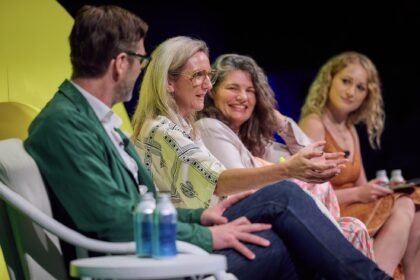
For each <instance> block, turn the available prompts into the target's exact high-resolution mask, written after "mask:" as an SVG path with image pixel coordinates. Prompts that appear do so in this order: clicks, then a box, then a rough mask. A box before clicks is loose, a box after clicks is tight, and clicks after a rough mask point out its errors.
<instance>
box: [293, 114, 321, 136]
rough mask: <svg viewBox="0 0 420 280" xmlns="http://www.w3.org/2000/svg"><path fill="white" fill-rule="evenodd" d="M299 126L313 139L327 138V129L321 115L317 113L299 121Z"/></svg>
mask: <svg viewBox="0 0 420 280" xmlns="http://www.w3.org/2000/svg"><path fill="white" fill-rule="evenodd" d="M299 126H300V128H302V130H303V132H305V133H306V135H308V136H309V137H310V138H311V139H312V140H314V141H320V140H325V130H324V125H323V124H322V120H321V117H320V116H318V115H315V114H311V115H308V116H307V117H305V118H303V119H301V120H300V121H299Z"/></svg>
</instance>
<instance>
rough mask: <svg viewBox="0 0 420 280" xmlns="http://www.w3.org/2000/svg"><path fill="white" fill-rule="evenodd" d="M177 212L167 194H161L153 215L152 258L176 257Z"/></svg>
mask: <svg viewBox="0 0 420 280" xmlns="http://www.w3.org/2000/svg"><path fill="white" fill-rule="evenodd" d="M176 221H177V212H176V209H175V207H174V205H173V204H172V202H171V195H170V194H169V193H161V194H160V195H159V202H158V204H157V206H156V210H155V214H154V229H155V230H154V236H153V238H154V239H153V252H152V255H153V257H156V258H165V257H172V256H176Z"/></svg>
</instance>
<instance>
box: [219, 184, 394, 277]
mask: <svg viewBox="0 0 420 280" xmlns="http://www.w3.org/2000/svg"><path fill="white" fill-rule="evenodd" d="M225 216H226V217H227V218H228V219H229V220H230V221H231V220H234V219H236V218H238V217H241V216H246V217H247V218H248V219H249V220H250V221H251V222H261V223H269V224H272V229H271V230H269V231H265V232H261V233H259V235H260V236H262V237H264V238H266V239H269V240H270V242H271V246H270V247H268V248H262V247H259V246H254V245H247V246H248V247H249V248H250V249H251V250H252V251H253V252H254V253H255V255H256V258H255V260H253V261H249V260H247V259H246V258H245V257H243V256H242V255H240V254H238V253H237V252H236V251H234V250H232V249H229V250H219V251H217V252H215V253H219V254H223V255H225V256H226V257H227V261H228V271H229V272H232V273H233V274H235V275H236V277H238V279H241V280H242V279H381V280H382V279H392V278H391V277H390V276H388V275H387V274H386V273H385V272H383V271H382V270H381V269H379V268H378V266H377V265H376V264H375V263H374V262H372V261H371V260H370V259H369V258H367V257H365V256H364V255H363V254H362V253H360V252H359V251H358V250H356V249H355V248H354V247H353V245H352V244H350V242H348V241H347V239H345V237H344V236H343V235H342V234H341V233H340V231H339V230H338V229H337V228H336V227H335V226H334V225H333V224H332V223H331V221H330V220H328V218H326V217H325V216H324V214H322V212H321V211H320V210H319V209H318V207H317V206H316V204H315V202H314V200H313V199H312V198H311V197H310V196H309V195H308V194H306V193H305V192H304V191H302V189H301V188H300V187H299V186H297V185H296V184H294V183H292V182H288V181H283V182H280V183H277V184H274V185H271V186H267V187H264V188H262V189H261V190H259V191H258V192H256V193H255V194H254V195H252V196H251V197H249V198H247V199H244V200H242V201H240V202H239V203H237V204H235V205H234V206H232V207H231V208H229V209H228V210H227V211H226V212H225Z"/></svg>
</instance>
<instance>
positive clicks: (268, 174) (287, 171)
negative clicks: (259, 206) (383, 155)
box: [215, 142, 346, 196]
mask: <svg viewBox="0 0 420 280" xmlns="http://www.w3.org/2000/svg"><path fill="white" fill-rule="evenodd" d="M324 144H325V142H316V143H313V144H311V145H309V146H308V147H305V148H303V149H302V150H300V151H299V152H298V153H296V154H295V155H293V156H292V157H290V158H289V159H287V161H286V162H284V163H280V164H278V163H277V164H273V165H268V166H263V167H259V168H235V169H228V170H224V171H223V172H222V173H221V174H220V177H219V179H218V183H217V186H216V191H215V193H216V194H217V195H218V196H223V195H230V194H234V193H237V192H241V191H245V190H249V189H256V188H261V187H263V186H266V185H269V184H272V183H275V182H278V181H281V180H285V179H288V178H297V179H300V180H303V181H306V182H311V183H321V182H325V181H328V180H330V179H331V178H332V177H334V176H335V175H337V174H338V173H339V172H340V165H341V164H343V163H345V162H346V160H345V159H343V157H342V153H332V154H324V153H323V151H322V150H323V146H324Z"/></svg>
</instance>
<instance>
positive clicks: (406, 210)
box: [393, 196, 416, 222]
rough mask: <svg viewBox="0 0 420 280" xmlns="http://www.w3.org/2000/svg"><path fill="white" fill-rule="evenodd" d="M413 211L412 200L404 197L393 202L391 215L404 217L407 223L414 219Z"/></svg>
mask: <svg viewBox="0 0 420 280" xmlns="http://www.w3.org/2000/svg"><path fill="white" fill-rule="evenodd" d="M415 209H416V208H415V205H414V202H413V200H412V199H411V198H409V197H405V196H404V197H400V198H398V199H397V200H396V201H395V205H394V209H393V214H395V215H398V216H402V217H406V219H409V221H410V222H412V221H413V219H414V214H415Z"/></svg>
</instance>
